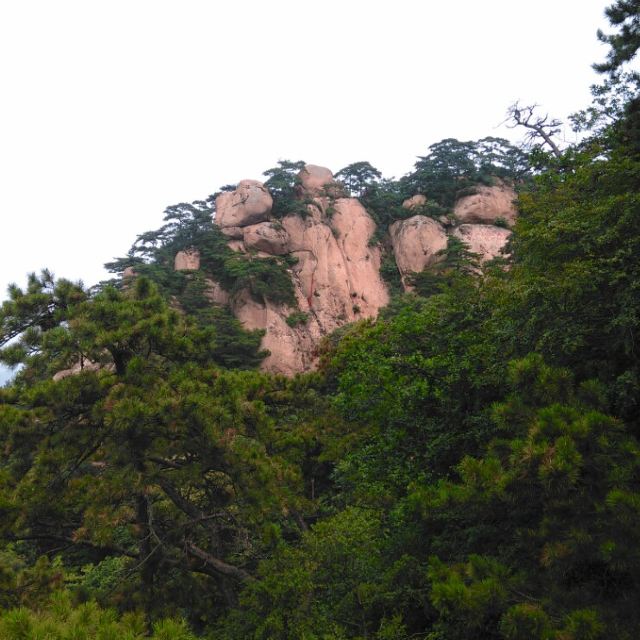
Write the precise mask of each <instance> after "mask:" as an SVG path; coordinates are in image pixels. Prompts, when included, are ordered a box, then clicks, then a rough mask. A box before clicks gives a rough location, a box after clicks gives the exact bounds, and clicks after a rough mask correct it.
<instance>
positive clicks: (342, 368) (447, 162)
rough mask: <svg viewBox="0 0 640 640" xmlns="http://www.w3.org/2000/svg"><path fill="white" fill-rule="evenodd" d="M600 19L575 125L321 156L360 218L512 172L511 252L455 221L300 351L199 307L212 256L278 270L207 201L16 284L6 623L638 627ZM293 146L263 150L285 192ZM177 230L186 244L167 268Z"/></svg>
mask: <svg viewBox="0 0 640 640" xmlns="http://www.w3.org/2000/svg"><path fill="white" fill-rule="evenodd" d="M608 15H609V18H610V21H611V25H612V29H616V31H615V34H614V35H605V34H601V36H600V37H601V39H602V40H604V41H605V42H607V43H608V44H609V45H610V54H609V56H608V58H607V62H606V63H604V64H602V65H600V66H599V70H600V71H601V73H602V74H603V78H604V84H603V85H602V86H599V87H595V88H594V101H593V104H592V105H591V106H590V107H589V108H588V109H586V110H585V111H583V112H581V113H578V114H576V115H575V116H574V125H575V127H577V128H579V129H581V130H582V131H583V132H584V136H583V139H582V142H580V143H579V144H576V145H574V146H572V147H569V148H566V149H564V150H559V149H554V148H553V147H549V146H548V145H547V144H545V142H544V139H543V138H540V136H535V135H534V136H533V144H532V146H531V147H530V148H529V149H527V153H525V152H524V151H522V150H519V149H516V148H514V147H512V146H511V145H509V144H508V143H506V141H502V140H499V139H498V140H496V139H492V138H485V139H484V140H480V141H477V142H459V141H457V140H453V139H447V140H443V141H442V142H441V143H438V144H436V145H432V147H430V149H429V152H428V153H427V154H426V155H425V156H424V157H422V158H420V159H419V161H418V163H417V164H416V168H415V171H414V172H413V173H411V174H409V175H408V176H405V177H404V178H402V179H400V180H397V181H396V180H385V179H383V178H382V176H381V175H380V173H379V172H378V171H377V170H376V169H375V168H374V167H372V166H371V165H369V164H368V163H365V162H362V163H357V164H355V165H350V167H346V168H345V169H344V170H342V171H341V172H339V173H338V174H336V177H337V178H338V179H340V180H341V181H342V184H343V188H344V189H345V190H347V191H348V193H349V194H351V195H354V196H357V197H358V198H360V200H361V201H362V202H363V204H364V205H365V206H366V207H367V209H368V211H369V212H370V214H371V215H372V216H373V217H374V219H375V220H376V222H377V224H378V230H379V237H376V238H375V239H374V241H376V242H381V243H383V244H384V241H385V232H386V230H387V228H388V227H389V225H390V224H391V223H392V222H393V221H394V220H396V219H398V218H400V217H403V216H404V217H406V216H408V215H409V213H408V212H407V210H404V209H402V206H401V204H402V201H403V199H404V198H406V197H409V196H412V195H414V194H416V193H426V194H428V195H429V203H430V204H429V206H428V207H427V208H426V209H425V212H426V214H428V215H433V216H442V215H446V214H447V212H448V211H449V209H450V207H451V205H452V202H453V200H454V199H455V197H456V195H457V194H459V193H460V191H461V190H463V189H467V188H469V187H472V188H473V187H474V186H476V185H478V184H487V183H491V182H492V181H495V180H509V181H512V182H513V183H514V184H516V185H517V188H518V190H519V192H520V195H519V203H518V207H519V215H518V220H517V222H516V225H515V228H514V233H513V236H512V238H511V240H510V244H509V256H508V257H507V258H504V259H502V260H498V261H494V262H493V263H489V264H487V265H485V266H484V267H482V268H480V267H479V265H478V264H477V261H476V257H475V256H474V255H472V254H470V253H469V251H467V250H466V249H465V246H464V245H463V244H462V243H460V242H458V243H456V242H450V244H449V246H448V247H447V250H446V251H445V252H444V255H443V256H442V258H443V259H442V260H441V261H440V262H439V263H438V264H437V265H435V266H434V267H433V268H430V269H429V270H427V271H425V272H423V273H421V274H417V275H416V279H415V287H416V288H415V291H414V292H413V293H409V294H407V293H401V292H400V289H399V287H396V289H395V293H394V295H393V296H392V298H391V302H390V304H389V305H388V306H387V307H386V308H384V309H383V311H382V313H381V315H380V317H379V318H378V319H377V320H375V321H374V320H363V321H360V322H355V323H352V324H349V325H346V326H344V327H342V328H341V329H339V330H338V331H337V332H335V333H334V334H332V335H331V336H329V337H328V338H327V339H326V340H325V341H324V343H323V346H322V352H321V353H320V366H319V369H318V370H317V371H315V372H313V373H307V374H303V375H298V376H295V377H291V378H287V377H284V376H275V375H270V374H267V373H264V372H261V371H259V369H258V367H259V364H260V362H261V360H262V358H263V357H264V355H265V354H264V353H262V352H261V351H260V338H261V335H260V333H259V332H250V331H246V330H245V329H244V328H243V327H242V325H241V324H240V323H239V322H238V321H237V320H236V319H235V318H234V317H233V316H232V314H231V313H230V312H229V311H228V310H227V309H225V308H224V307H219V306H215V305H212V304H211V301H210V299H209V297H208V295H207V279H208V278H212V277H215V279H216V280H217V281H218V282H221V283H222V284H223V285H224V287H225V288H226V289H227V290H228V291H241V290H249V291H250V292H251V293H252V294H253V295H257V296H265V297H271V299H280V300H285V299H287V297H288V296H290V295H291V289H290V281H289V280H288V275H287V266H288V265H287V262H286V259H285V258H279V259H264V260H258V259H255V256H251V255H240V254H235V253H234V252H232V251H231V250H230V249H229V248H228V246H227V239H226V238H225V237H224V236H223V235H222V234H221V233H220V231H219V230H218V229H217V227H216V226H215V225H214V224H213V223H212V219H211V214H212V207H213V199H209V200H207V201H202V202H196V203H193V204H181V205H178V206H175V207H171V208H169V209H168V210H167V215H166V219H165V222H166V224H165V225H164V226H163V227H162V228H160V229H159V230H157V231H153V232H148V233H145V234H142V235H141V236H140V237H139V238H138V240H137V242H136V243H135V244H134V246H133V248H132V250H131V251H130V253H129V254H128V255H127V256H126V257H124V258H122V259H120V260H118V261H116V262H114V263H113V264H112V265H110V266H111V268H112V270H113V271H114V272H115V273H118V274H121V273H123V272H124V273H125V274H127V273H128V274H130V273H131V271H129V272H125V269H126V268H130V269H133V270H135V274H136V275H135V277H130V275H125V277H124V278H121V277H118V278H116V279H114V280H113V281H111V282H106V283H102V284H101V285H99V286H97V287H95V288H93V289H90V290H87V289H85V288H84V287H82V286H81V285H80V284H76V283H73V282H70V281H67V280H64V279H56V278H54V277H53V276H52V275H51V274H50V273H49V272H47V271H46V270H45V271H43V272H42V273H41V274H38V275H36V274H32V275H31V276H30V277H29V281H28V284H27V286H26V287H24V288H19V287H17V286H14V287H11V288H10V290H9V292H8V293H9V296H8V299H7V300H6V301H5V302H4V303H3V305H2V307H1V308H0V345H1V348H0V361H1V362H3V363H5V364H8V365H12V366H15V365H18V364H19V365H21V368H20V370H19V373H18V374H17V375H16V377H15V379H14V380H13V381H12V382H11V383H10V384H9V385H7V386H5V387H3V388H0V450H1V451H2V458H1V459H0V516H1V517H0V640H5V639H6V640H17V639H25V640H31V639H34V640H35V639H36V638H37V639H44V638H48V639H49V638H50V639H52V640H53V639H55V640H57V639H59V640H72V639H79V638H83V639H84V638H86V639H87V640H88V639H94V638H95V639H96V640H97V639H102V640H106V639H111V638H113V639H115V638H118V639H124V640H126V639H137V638H144V637H151V638H154V639H157V640H160V639H162V640H171V639H175V640H192V639H195V638H210V639H212V640H213V639H219V640H245V639H249V638H252V639H255V640H272V639H274V640H280V639H281V640H301V639H304V640H321V639H322V640H328V639H336V640H338V639H353V640H355V639H359V640H361V639H365V638H368V639H375V640H408V639H410V638H412V639H415V638H425V639H429V640H457V639H461V638H464V639H478V640H481V639H482V640H485V639H491V638H495V639H503V640H535V639H537V640H598V639H602V640H604V639H605V638H616V639H622V640H624V639H628V640H632V639H634V638H637V637H638V635H639V634H640V610H639V609H638V606H637V603H638V601H640V439H639V438H640V412H639V409H640V346H639V344H638V341H639V340H640V333H639V328H640V260H639V259H638V257H639V256H640V189H639V185H640V126H639V125H640V99H639V98H638V86H639V78H638V77H637V76H636V75H634V74H632V73H628V72H627V71H626V64H627V63H628V61H629V60H631V59H632V58H633V56H634V55H635V53H636V50H637V48H638V46H640V39H639V38H640V26H639V23H638V15H640V3H639V2H638V1H637V0H619V1H618V2H616V3H615V4H614V5H612V7H611V8H610V9H609V13H608ZM534 116H535V114H532V115H531V117H532V118H533V117H534ZM528 123H529V124H535V120H534V119H529V121H528ZM537 126H541V127H544V122H542V121H538V125H537ZM542 130H543V131H544V129H542ZM532 131H534V133H535V130H534V129H532ZM538 133H539V132H538ZM556 151H557V152H556ZM299 169H300V165H299V163H288V162H286V163H281V164H280V165H279V167H276V168H273V169H270V170H268V171H267V172H266V175H267V178H268V180H267V185H268V186H269V188H270V190H271V192H272V194H273V195H274V211H276V212H277V211H280V212H281V215H285V214H286V213H291V212H292V211H293V210H294V209H295V207H297V206H299V200H297V199H296V197H295V193H296V182H295V175H296V174H297V172H298V171H299ZM227 189H228V188H227ZM296 212H297V213H302V215H304V213H303V212H302V211H296ZM192 247H197V248H198V250H199V252H200V257H201V267H200V269H199V270H197V271H196V272H190V273H184V272H179V271H175V270H174V269H173V257H174V255H175V253H176V251H180V250H183V249H190V248H192ZM385 268H386V271H387V273H386V275H387V277H388V279H389V282H390V283H393V282H396V283H397V273H394V272H393V265H389V264H387V265H386V267H385V265H384V264H383V270H384V269H385ZM297 321H300V322H304V319H303V318H298V319H296V322H297ZM74 365H75V369H76V370H75V371H74V372H73V373H72V374H69V375H66V374H65V375H60V372H62V371H65V370H67V369H69V367H72V366H74ZM56 374H58V375H56Z"/></svg>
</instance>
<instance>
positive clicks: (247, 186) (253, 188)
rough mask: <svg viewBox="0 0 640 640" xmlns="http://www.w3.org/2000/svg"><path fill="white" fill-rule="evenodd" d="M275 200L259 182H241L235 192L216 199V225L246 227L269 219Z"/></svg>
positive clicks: (221, 195)
mask: <svg viewBox="0 0 640 640" xmlns="http://www.w3.org/2000/svg"><path fill="white" fill-rule="evenodd" d="M272 206H273V199H272V198H271V194H270V193H269V191H268V190H267V189H266V187H265V186H264V185H263V184H262V182H258V181H257V180H241V181H240V182H239V183H238V186H237V188H236V190H235V191H230V192H226V193H221V194H220V195H219V196H218V197H217V198H216V223H217V224H218V225H219V226H220V227H246V226H247V225H250V224H256V223H258V222H264V221H266V220H268V219H269V214H270V213H271V207H272Z"/></svg>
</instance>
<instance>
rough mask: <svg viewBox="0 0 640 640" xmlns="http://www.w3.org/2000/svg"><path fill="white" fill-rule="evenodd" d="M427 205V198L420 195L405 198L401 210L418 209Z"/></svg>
mask: <svg viewBox="0 0 640 640" xmlns="http://www.w3.org/2000/svg"><path fill="white" fill-rule="evenodd" d="M425 204H427V196H424V195H422V194H421V193H418V194H416V195H415V196H411V197H410V198H407V199H406V200H405V201H404V202H403V203H402V208H403V209H419V208H420V207H424V205H425Z"/></svg>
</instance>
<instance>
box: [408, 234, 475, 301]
mask: <svg viewBox="0 0 640 640" xmlns="http://www.w3.org/2000/svg"><path fill="white" fill-rule="evenodd" d="M479 271H480V256H479V255H478V254H477V253H473V252H472V251H470V250H469V248H468V246H467V245H466V244H465V243H464V242H463V241H462V240H460V239H459V238H456V237H455V236H449V237H448V238H447V247H446V248H445V249H442V250H440V251H438V252H437V253H436V262H435V263H434V264H433V265H431V266H430V267H428V268H426V269H425V270H424V271H422V272H421V273H416V274H413V276H412V277H411V278H410V281H411V284H412V285H413V286H414V288H415V291H416V293H418V294H419V295H421V296H424V297H429V296H431V295H433V294H434V293H439V292H440V291H442V290H443V289H444V288H446V287H447V286H450V285H451V284H452V281H454V280H455V279H456V278H457V277H458V276H460V275H473V274H477V273H478V272H479Z"/></svg>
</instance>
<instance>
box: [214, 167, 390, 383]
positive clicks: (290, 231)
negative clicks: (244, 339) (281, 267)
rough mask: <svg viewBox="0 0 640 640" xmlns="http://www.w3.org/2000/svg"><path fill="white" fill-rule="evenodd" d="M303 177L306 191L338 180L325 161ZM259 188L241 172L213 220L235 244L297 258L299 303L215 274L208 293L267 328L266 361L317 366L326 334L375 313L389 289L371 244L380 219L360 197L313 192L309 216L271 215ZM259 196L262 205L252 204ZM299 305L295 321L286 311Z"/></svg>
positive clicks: (284, 369) (287, 366) (277, 369)
mask: <svg viewBox="0 0 640 640" xmlns="http://www.w3.org/2000/svg"><path fill="white" fill-rule="evenodd" d="M300 179H301V185H302V187H303V189H304V190H305V193H306V194H307V195H311V193H314V194H317V193H323V194H324V193H325V189H324V187H326V186H328V185H333V184H335V183H334V181H333V175H332V174H331V172H330V171H329V170H328V169H324V168H323V167H316V166H315V165H307V167H306V168H305V170H303V172H302V173H301V175H300ZM262 189H264V187H263V186H262V185H260V183H256V182H254V181H248V180H243V181H242V182H241V183H240V184H239V185H238V189H237V190H236V191H234V192H231V193H223V194H221V195H220V196H218V199H217V201H216V209H217V213H216V219H215V222H216V223H217V224H219V225H221V227H222V231H223V233H225V235H227V236H228V237H229V238H230V240H229V243H228V245H229V247H231V248H232V249H233V250H234V251H240V252H247V251H254V252H257V255H258V256H259V257H260V256H262V257H269V256H282V255H285V254H291V255H292V256H293V257H295V258H297V263H296V264H295V265H294V266H293V267H292V268H291V270H290V273H291V278H292V282H293V285H294V292H295V296H296V299H297V307H296V308H291V307H288V306H286V305H279V304H274V303H272V302H271V301H269V300H262V301H259V300H255V299H254V298H252V297H251V295H250V294H249V293H248V292H241V293H240V294H238V295H236V296H234V297H233V298H229V296H228V294H226V292H224V291H223V290H222V289H221V287H220V286H219V285H218V284H216V283H214V282H211V283H210V287H209V292H208V295H209V297H210V299H211V300H212V301H215V302H217V303H219V304H225V303H228V304H230V306H231V309H232V311H233V313H234V314H235V316H236V317H237V318H238V319H239V320H240V321H241V322H242V323H243V324H244V326H245V327H246V328H247V329H264V330H265V331H266V333H265V336H264V338H263V341H262V347H263V348H264V349H268V350H269V351H270V354H271V355H269V356H268V357H267V358H266V359H265V360H264V362H263V365H262V366H263V369H265V370H267V371H271V372H274V373H283V374H285V375H293V374H295V373H298V372H301V371H307V370H309V369H312V368H313V366H314V365H315V362H316V360H317V347H318V343H319V342H320V340H321V339H322V337H323V336H325V335H327V334H329V333H331V332H332V331H334V330H335V329H337V328H338V327H340V326H342V325H343V324H345V323H347V322H352V321H354V320H357V319H360V318H367V317H374V316H376V315H377V313H378V310H379V309H380V307H382V306H384V305H385V304H387V302H388V301H389V296H388V293H387V289H386V286H385V284H384V282H383V281H382V279H381V276H380V249H379V248H378V247H370V246H369V239H370V238H371V236H372V235H373V233H374V231H375V229H376V225H375V223H374V221H373V220H372V219H371V217H370V216H369V214H368V213H367V212H366V210H365V209H364V207H363V206H362V205H361V204H360V202H359V201H358V200H356V199H354V198H337V199H335V198H334V199H331V200H330V199H329V198H328V197H325V196H323V197H316V198H315V199H314V203H313V204H309V205H308V207H307V209H308V213H307V215H306V216H305V217H302V216H300V215H289V216H286V217H285V218H284V219H283V220H281V221H273V220H271V221H268V216H269V212H270V210H271V204H272V202H271V197H270V196H269V199H268V200H267V199H261V197H259V194H257V193H256V191H261V190H262ZM247 192H248V193H249V195H248V196H246V194H247ZM245 196H246V197H245ZM257 202H261V203H262V205H263V206H261V207H258V206H254V205H256V203H257ZM330 203H331V216H330V217H329V216H328V215H327V210H328V208H329V204H330ZM248 205H251V206H250V207H248ZM267 205H268V206H267ZM248 209H251V211H250V212H248ZM258 212H259V213H258ZM254 214H255V215H256V216H258V217H259V218H260V219H259V221H257V222H255V217H254ZM265 218H267V219H265ZM294 312H298V315H300V314H304V315H302V316H301V318H302V320H303V321H300V322H298V323H297V324H294V326H291V325H290V324H289V323H287V318H289V316H291V315H292V314H293V313H294Z"/></svg>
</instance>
